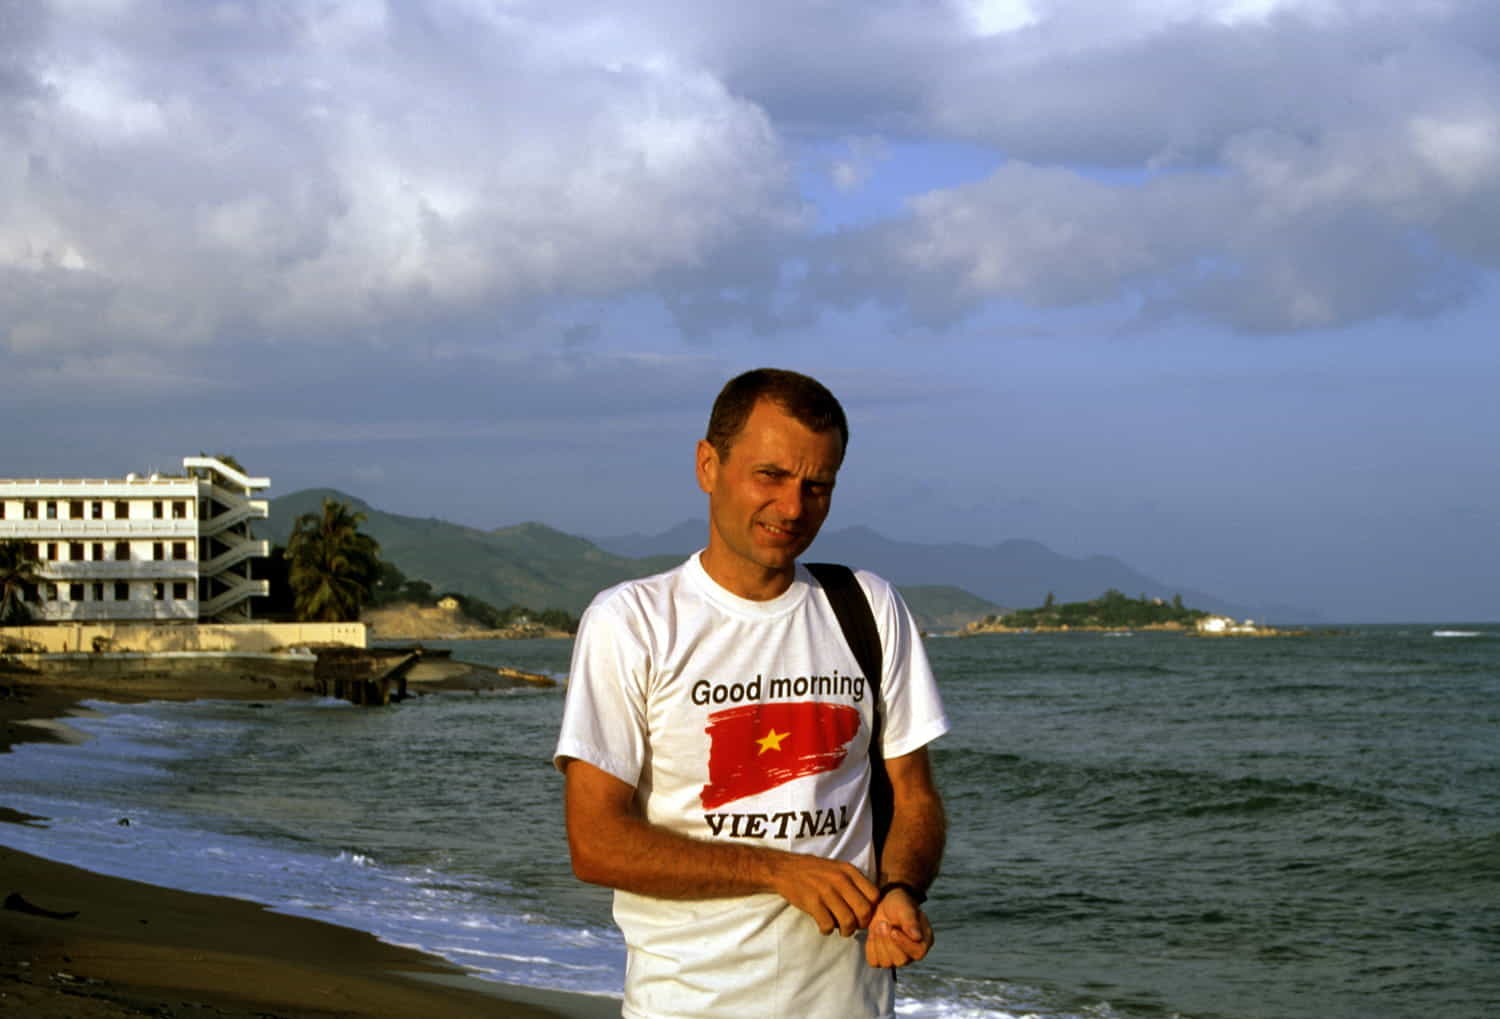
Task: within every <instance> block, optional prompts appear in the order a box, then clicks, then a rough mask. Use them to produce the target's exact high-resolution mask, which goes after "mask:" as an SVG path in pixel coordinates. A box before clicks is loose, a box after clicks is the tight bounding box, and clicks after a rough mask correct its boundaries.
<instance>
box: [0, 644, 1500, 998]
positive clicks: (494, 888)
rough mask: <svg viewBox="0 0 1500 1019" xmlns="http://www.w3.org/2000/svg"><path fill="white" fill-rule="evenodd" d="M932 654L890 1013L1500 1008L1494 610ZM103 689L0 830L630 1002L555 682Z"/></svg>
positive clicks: (23, 753)
mask: <svg viewBox="0 0 1500 1019" xmlns="http://www.w3.org/2000/svg"><path fill="white" fill-rule="evenodd" d="M451 646H452V647H454V648H455V651H456V653H457V655H458V656H459V657H461V658H464V659H466V660H473V661H480V662H487V663H494V664H508V665H515V666H519V667H521V668H528V669H536V670H540V671H547V672H551V673H554V674H558V675H561V674H563V673H564V672H565V671H566V668H567V662H568V656H569V652H570V644H569V642H568V641H495V642H469V643H457V644H453V645H451ZM928 647H929V651H930V653H931V656H932V659H933V663H934V666H935V667H936V670H937V672H938V676H939V680H940V682H941V685H942V689H943V693H944V697H945V699H946V701H947V704H948V709H949V713H950V715H951V716H952V718H953V720H954V723H955V728H954V731H953V732H952V733H951V734H950V735H949V736H948V737H947V738H945V739H944V740H942V741H941V742H940V743H938V744H937V745H936V746H935V748H934V763H935V767H936V771H937V774H938V779H939V782H940V784H941V786H942V788H943V792H944V795H945V797H946V800H947V803H948V808H949V813H950V824H951V836H950V847H949V851H948V856H947V859H946V861H945V864H944V873H943V877H942V878H941V880H940V881H939V883H938V885H937V887H936V888H935V889H934V894H933V896H932V899H931V902H930V903H929V907H928V908H929V911H930V913H931V915H932V917H933V922H934V925H935V927H936V930H937V933H938V942H937V946H936V948H935V949H934V952H933V954H932V956H931V957H929V959H928V960H927V961H926V962H924V963H922V964H921V965H919V966H917V967H914V968H912V969H910V970H907V971H905V972H903V974H902V976H901V981H900V984H899V985H898V991H899V994H900V999H899V1010H900V1012H901V1014H903V1015H907V1016H925V1017H940V1019H960V1017H980V1016H997V1017H1022V1016H1026V1017H1045V1019H1067V1017H1080V1019H1082V1017H1087V1019H1111V1017H1118V1019H1151V1017H1169V1016H1183V1017H1194V1019H1216V1017H1222V1019H1252V1017H1319V1019H1338V1017H1348V1019H1356V1017H1358V1019H1368V1017H1406V1016H1411V1017H1437V1019H1466V1017H1474V1019H1479V1017H1487V1016H1494V1015H1500V625H1493V624H1491V625H1473V626H1463V625H1452V626H1446V627H1436V626H1430V625H1429V626H1418V625H1412V626H1385V627H1354V628H1349V629H1347V630H1343V631H1341V632H1338V633H1335V634H1328V635H1316V636H1308V637H1296V638H1279V639H1224V640H1201V639H1195V638H1191V637H1185V636H1179V635H1171V634H1137V635H1132V636H1113V635H1104V634H1070V635H1027V636H991V637H980V638H967V639H955V638H937V639H933V640H931V641H930V642H929V645H928ZM93 707H94V709H95V710H96V712H97V714H96V715H95V716H94V717H89V718H82V719H79V720H77V723H76V726H77V728H79V729H81V730H83V731H85V732H87V733H88V734H89V736H90V737H91V739H90V740H89V741H88V742H86V743H84V744H82V745H77V746H59V745H37V744H29V745H25V746H22V747H20V748H18V749H17V751H16V752H15V753H12V754H9V755H0V805H4V806H10V807H14V808H16V809H19V810H24V811H27V812H29V813H32V814H38V815H42V816H44V817H46V818H48V819H49V820H48V821H47V823H46V827H45V828H30V827H23V826H17V825H8V824H0V843H4V844H7V845H11V846H14V847H15V848H19V849H23V850H26V851H28V852H33V853H38V854H41V855H45V856H50V857H52V858H54V859H60V860H65V861H67V862H70V863H76V864H80V865H82V866H86V867H90V868H92V869H95V870H99V871H103V872H107V873H112V874H118V875H121V876H125V877H131V878H136V879H140V880H146V881H152V882H155V883H158V884H165V885H171V886H174V887H180V888H186V889H189V890H193V891H202V892H212V893H218V894H228V895H237V896H241V897H244V898H248V899H253V900H256V901H259V902H263V903H266V904H268V905H270V906H272V907H274V908H276V909H279V910H283V911H286V912H289V913H295V914H299V915H304V916H310V917H315V918H317V919H321V920H327V921H332V922H335V923H341V924H345V925H348V926H353V927H358V928H362V929H366V930H369V931H372V932H374V933H376V934H378V935H379V936H381V937H382V938H385V939H386V940H388V941H391V942H394V943H397V944H403V945H411V946H414V947H418V948H421V949H424V950H427V951H430V952H435V953H437V954H439V955H443V956H445V957H447V958H450V959H452V960H453V961H455V962H457V963H460V964H462V965H464V966H468V967H470V968H472V969H473V970H474V971H475V972H476V973H478V974H479V975H481V976H486V977H491V978H495V979H500V980H505V981H510V982H515V983H522V984H530V985H535V986H543V987H552V988H563V989H570V990H577V991H584V992H590V993H596V994H618V993H619V988H620V982H621V972H622V965H623V958H624V950H623V947H622V944H621V941H620V938H619V936H618V934H617V933H616V932H615V930H614V928H613V926H612V924H611V922H610V919H609V896H608V893H607V892H605V891H603V890H600V889H596V888H590V887H586V886H583V885H580V884H579V883H578V882H576V881H575V880H574V879H573V878H572V876H571V874H570V872H569V869H568V865H567V860H566V850H565V846H564V839H563V831H562V824H561V811H560V803H559V794H560V792H561V779H560V778H559V777H558V776H557V775H556V774H555V773H554V772H553V770H552V769H551V767H550V763H549V760H548V759H549V756H550V753H551V748H552V745H553V740H554V737H555V731H556V726H557V721H558V718H559V716H560V713H561V708H562V694H561V691H560V690H550V691H549V690H525V691H517V692H514V693H504V694H484V695H471V694H444V695H434V696H429V697H423V698H418V699H413V700H410V701H408V702H406V703H403V704H401V705H399V706H396V707H394V708H392V709H389V710H371V709H360V708H353V707H350V706H347V705H344V704H341V703H337V702H333V701H316V702H314V701H308V702H290V703H289V702H278V703H273V704H267V705H250V704H239V703H224V702H198V703H190V704H145V705H111V704H95V705H93ZM123 821H128V822H129V823H128V824H125V823H122V822H123Z"/></svg>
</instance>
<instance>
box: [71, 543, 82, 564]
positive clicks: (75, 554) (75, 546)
mask: <svg viewBox="0 0 1500 1019" xmlns="http://www.w3.org/2000/svg"><path fill="white" fill-rule="evenodd" d="M68 559H69V560H70V561H71V562H75V563H81V562H83V560H84V554H83V542H81V541H70V542H68Z"/></svg>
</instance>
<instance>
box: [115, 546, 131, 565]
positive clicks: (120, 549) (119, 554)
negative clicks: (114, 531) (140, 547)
mask: <svg viewBox="0 0 1500 1019" xmlns="http://www.w3.org/2000/svg"><path fill="white" fill-rule="evenodd" d="M115 559H116V560H117V561H119V562H122V563H127V562H129V561H130V542H128V541H117V542H115Z"/></svg>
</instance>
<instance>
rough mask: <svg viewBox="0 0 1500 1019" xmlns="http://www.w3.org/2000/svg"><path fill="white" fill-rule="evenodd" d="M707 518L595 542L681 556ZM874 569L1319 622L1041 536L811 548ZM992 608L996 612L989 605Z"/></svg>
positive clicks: (844, 540) (1015, 597)
mask: <svg viewBox="0 0 1500 1019" xmlns="http://www.w3.org/2000/svg"><path fill="white" fill-rule="evenodd" d="M707 533H708V524H707V523H706V522H704V521H702V520H690V521H685V522H683V523H681V524H678V525H677V526H676V527H673V528H672V529H671V530H668V531H664V532H662V533H661V534H657V535H641V534H628V535H621V536H618V537H595V538H591V539H589V540H591V541H592V542H593V543H594V544H595V545H597V546H599V547H600V548H602V549H605V550H606V551H609V552H613V553H615V554H616V555H621V556H630V557H636V556H660V555H669V554H670V555H674V556H677V557H681V556H683V555H686V554H688V553H690V552H693V551H696V550H697V549H699V548H701V547H703V544H704V535H706V534H707ZM808 558H809V559H812V560H815V561H816V560H820V559H826V560H830V561H833V562H843V563H850V564H853V565H857V566H861V567H864V568H866V569H870V570H874V571H875V572H876V573H878V574H880V575H881V576H883V577H885V578H886V579H887V580H889V581H891V582H892V583H893V584H896V585H897V586H898V587H900V588H901V590H902V591H903V592H905V591H907V589H908V588H909V587H911V586H917V585H930V584H941V585H947V586H952V587H956V588H959V589H961V590H963V591H967V592H970V593H972V594H974V595H977V596H978V597H979V598H981V599H984V600H986V601H989V602H991V603H993V604H995V605H1000V606H1004V607H1006V608H1007V609H1013V608H1031V607H1034V606H1037V605H1040V604H1042V602H1043V601H1045V600H1046V598H1047V595H1048V594H1051V595H1053V596H1054V597H1055V598H1056V599H1057V600H1058V601H1060V602H1070V601H1087V600H1088V599H1090V598H1096V597H1098V596H1099V595H1101V594H1103V593H1104V592H1105V591H1108V590H1109V589H1111V588H1113V589H1115V590H1117V591H1120V592H1122V593H1124V594H1127V595H1130V596H1132V597H1135V596H1137V595H1145V596H1147V597H1151V598H1165V599H1168V600H1170V599H1171V598H1172V596H1173V595H1178V594H1180V595H1182V600H1183V603H1184V604H1186V605H1188V606H1190V607H1192V608H1197V609H1203V610H1205V611H1208V612H1216V613H1220V614H1223V615H1229V616H1234V617H1235V618H1236V619H1244V618H1254V619H1258V620H1261V621H1264V622H1303V623H1307V622H1318V621H1319V616H1318V613H1316V612H1313V611H1311V610H1309V609H1306V608H1299V607H1297V606H1292V605H1276V604H1272V605H1245V604H1240V603H1236V602H1231V601H1226V600H1225V599H1223V598H1219V597H1217V596H1215V595H1212V594H1209V593H1207V592H1204V591H1198V590H1195V589H1193V588H1189V587H1183V586H1181V585H1173V584H1169V583H1165V582H1163V581H1160V580H1157V579H1156V578H1154V577H1148V576H1147V575H1145V574H1144V573H1141V572H1139V571H1137V570H1134V569H1132V568H1131V567H1129V566H1127V565H1126V564H1125V563H1123V562H1121V561H1120V560H1118V559H1116V558H1114V557H1113V556H1102V555H1100V556H1089V557H1088V558H1085V559H1072V558H1069V557H1068V556H1064V555H1060V554H1059V553H1057V552H1054V551H1052V550H1051V549H1050V548H1048V547H1047V546H1046V545H1043V544H1042V543H1040V542H1036V541H1026V540H1022V539H1014V540H1011V541H1003V542H1001V543H1000V544H998V545H989V546H985V545H970V544H964V543H960V542H948V543H943V544H935V545H934V544H925V543H918V542H904V541H895V540H893V539H891V538H887V537H885V536H884V535H882V534H879V533H877V532H875V531H872V530H871V529H870V528H868V527H846V528H843V529H842V530H832V531H831V530H825V531H824V532H823V533H822V534H821V535H819V536H818V540H817V542H816V543H815V544H814V545H813V547H812V549H811V551H810V552H809V553H808ZM989 611H992V612H993V611H995V609H990V610H989Z"/></svg>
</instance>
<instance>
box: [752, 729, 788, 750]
mask: <svg viewBox="0 0 1500 1019" xmlns="http://www.w3.org/2000/svg"><path fill="white" fill-rule="evenodd" d="M790 735H791V733H789V732H777V731H776V728H775V726H772V727H771V731H770V732H768V733H766V734H765V736H763V737H761V738H760V739H758V740H756V741H755V742H757V743H759V744H760V752H761V753H762V754H763V753H765V752H766V751H767V750H780V749H781V741H782V740H784V739H786V738H787V737H788V736H790Z"/></svg>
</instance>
